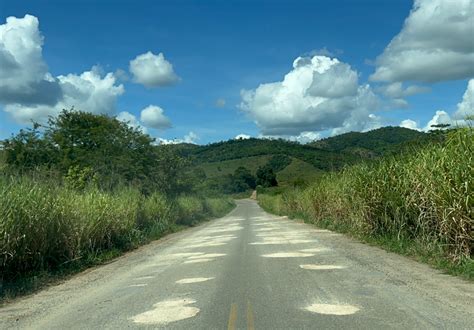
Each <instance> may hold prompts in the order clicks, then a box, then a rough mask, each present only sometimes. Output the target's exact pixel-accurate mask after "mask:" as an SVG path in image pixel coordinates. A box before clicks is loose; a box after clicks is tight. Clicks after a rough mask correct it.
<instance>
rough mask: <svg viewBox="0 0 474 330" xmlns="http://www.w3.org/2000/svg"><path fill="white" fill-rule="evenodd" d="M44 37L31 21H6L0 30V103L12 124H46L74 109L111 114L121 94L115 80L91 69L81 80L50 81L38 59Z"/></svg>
mask: <svg viewBox="0 0 474 330" xmlns="http://www.w3.org/2000/svg"><path fill="white" fill-rule="evenodd" d="M42 47H43V37H42V35H41V32H40V31H39V21H38V19H37V18H36V17H34V16H31V15H26V16H25V17H24V18H15V17H8V18H7V22H6V24H3V25H0V65H1V68H2V70H0V102H1V103H3V104H4V107H3V109H4V110H5V111H6V112H8V113H9V114H10V115H11V116H12V117H13V118H14V119H15V120H16V121H17V122H20V123H27V122H29V121H31V120H35V121H40V122H41V121H45V120H46V119H47V117H48V116H54V115H57V114H58V113H59V112H60V111H61V110H63V109H70V108H71V107H74V108H75V109H77V110H82V111H88V112H92V113H103V114H113V113H114V112H115V110H116V100H117V97H118V96H120V95H122V94H123V93H124V88H123V86H122V85H116V79H115V76H114V75H113V74H112V73H108V74H106V75H105V76H103V77H102V74H101V69H100V68H99V67H93V68H92V69H91V70H90V71H86V72H83V73H82V74H80V75H76V74H68V75H60V76H57V77H53V76H52V75H51V74H50V73H49V72H48V68H47V65H46V63H45V62H44V60H43V57H42Z"/></svg>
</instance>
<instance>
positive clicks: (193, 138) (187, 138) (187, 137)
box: [157, 132, 199, 144]
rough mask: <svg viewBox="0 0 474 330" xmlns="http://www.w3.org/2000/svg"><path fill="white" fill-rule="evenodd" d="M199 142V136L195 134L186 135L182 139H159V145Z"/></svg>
mask: <svg viewBox="0 0 474 330" xmlns="http://www.w3.org/2000/svg"><path fill="white" fill-rule="evenodd" d="M198 140H199V136H198V135H197V134H196V133H194V132H189V133H188V134H186V135H185V136H184V137H183V138H182V139H170V140H167V139H163V138H158V139H157V142H158V144H180V143H189V144H196V143H197V141H198Z"/></svg>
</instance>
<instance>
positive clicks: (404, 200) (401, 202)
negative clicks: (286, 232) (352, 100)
mask: <svg viewBox="0 0 474 330" xmlns="http://www.w3.org/2000/svg"><path fill="white" fill-rule="evenodd" d="M430 141H432V143H429V144H424V145H418V146H416V147H415V145H412V147H411V148H408V149H405V151H404V152H402V153H398V154H396V155H395V156H391V155H387V156H385V157H383V158H381V159H379V160H376V161H371V162H363V163H360V164H356V165H352V166H347V167H345V168H344V169H342V170H341V171H337V172H329V173H325V174H323V175H321V176H320V177H319V178H318V179H316V180H315V181H314V182H312V183H311V184H309V185H308V186H307V187H302V188H291V189H259V194H258V200H259V203H260V205H261V206H262V207H263V208H264V209H265V210H267V211H270V212H272V213H276V214H280V215H289V216H291V217H297V218H300V219H303V220H304V221H305V222H309V223H313V224H315V225H317V226H319V227H323V228H329V229H331V230H336V231H340V232H343V233H348V234H350V235H353V236H355V237H357V238H359V239H362V240H364V241H367V242H371V243H375V244H378V245H381V246H382V247H384V248H386V249H388V250H391V251H394V252H398V253H402V254H406V255H410V256H413V257H416V258H417V259H419V260H422V261H425V262H428V263H430V264H432V265H435V266H437V267H439V268H442V269H445V270H447V271H448V272H450V273H452V274H460V275H462V276H464V277H465V278H469V279H474V261H473V259H472V253H473V250H474V219H473V218H474V216H473V212H474V198H473V196H474V193H473V190H474V180H473V178H474V130H473V129H472V128H459V129H453V130H449V131H448V132H447V133H443V132H441V131H437V132H433V133H431V139H430ZM320 143H324V141H323V142H320Z"/></svg>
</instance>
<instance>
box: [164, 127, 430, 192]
mask: <svg viewBox="0 0 474 330" xmlns="http://www.w3.org/2000/svg"><path fill="white" fill-rule="evenodd" d="M431 137H432V136H431V135H430V134H426V133H423V132H419V131H415V130H410V129H407V128H402V127H384V128H379V129H376V130H373V131H369V132H364V133H360V132H350V133H345V134H341V135H338V136H334V137H330V138H326V139H323V140H319V141H315V142H312V143H310V144H306V145H302V144H299V143H297V142H291V141H287V140H283V139H255V138H251V139H247V140H229V141H223V142H217V143H212V144H209V145H204V146H198V145H192V144H179V145H175V146H173V147H172V148H174V150H175V151H176V152H177V153H178V154H179V155H180V156H182V157H184V158H187V159H188V161H189V162H190V164H191V169H192V171H194V173H198V175H199V178H200V179H199V180H201V181H202V186H201V188H202V189H204V190H206V189H208V188H209V187H212V190H218V189H219V187H223V186H225V187H227V188H223V189H224V191H229V189H231V188H229V187H231V186H232V183H231V182H232V181H233V180H234V178H233V177H232V175H233V174H234V173H235V171H236V170H237V169H238V168H241V167H243V168H245V169H247V170H249V171H250V174H251V175H254V176H255V175H256V173H257V170H258V169H259V168H262V167H265V166H268V167H270V168H272V170H273V172H274V173H275V174H276V178H277V181H278V183H279V185H280V186H294V185H305V184H307V183H310V182H312V181H314V179H315V178H317V177H319V176H320V175H321V174H322V173H324V172H328V171H337V170H340V169H342V168H343V167H344V166H346V165H353V164H356V163H359V162H361V161H364V160H371V159H374V158H378V157H381V156H383V155H387V154H396V153H400V152H401V151H402V150H405V149H406V148H407V147H409V146H415V145H416V146H419V145H424V144H427V143H429V142H430V141H432V140H433V139H432V138H431Z"/></svg>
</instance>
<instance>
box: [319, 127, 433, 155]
mask: <svg viewBox="0 0 474 330" xmlns="http://www.w3.org/2000/svg"><path fill="white" fill-rule="evenodd" d="M428 136H429V135H428V134H426V133H423V132H419V131H415V130H412V129H408V128H403V127H390V126H389V127H382V128H379V129H375V130H372V131H368V132H365V133H361V132H349V133H345V134H341V135H338V136H334V137H330V138H327V139H322V140H319V141H315V142H312V143H310V146H312V147H314V148H317V149H320V150H326V151H333V152H345V153H351V154H356V155H359V156H362V157H364V158H368V157H375V156H381V155H384V154H387V153H393V152H397V151H399V150H400V149H401V147H402V146H404V145H406V144H407V143H409V142H414V141H420V140H423V141H424V140H427V138H428Z"/></svg>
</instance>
